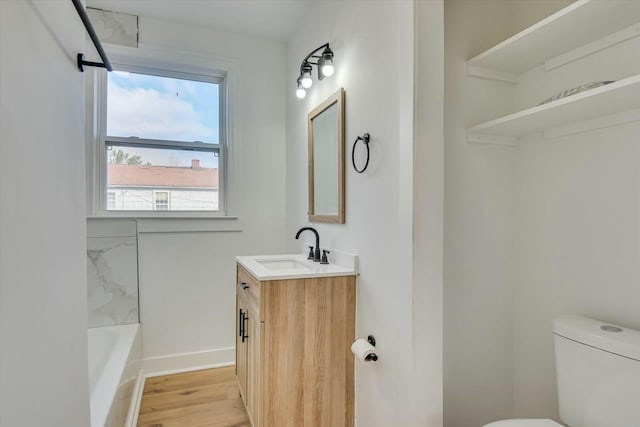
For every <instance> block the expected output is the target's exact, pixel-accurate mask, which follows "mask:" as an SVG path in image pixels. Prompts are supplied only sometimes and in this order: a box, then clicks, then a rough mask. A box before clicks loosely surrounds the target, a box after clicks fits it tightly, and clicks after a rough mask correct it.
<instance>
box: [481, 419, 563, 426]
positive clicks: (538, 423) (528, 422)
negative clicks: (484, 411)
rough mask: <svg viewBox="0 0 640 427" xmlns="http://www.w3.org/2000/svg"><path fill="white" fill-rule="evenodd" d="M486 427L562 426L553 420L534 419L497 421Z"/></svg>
mask: <svg viewBox="0 0 640 427" xmlns="http://www.w3.org/2000/svg"><path fill="white" fill-rule="evenodd" d="M484 427H562V425H561V424H558V423H557V422H555V421H553V420H543V419H533V420H504V421H496V422H495V423H490V424H487V425H485V426H484Z"/></svg>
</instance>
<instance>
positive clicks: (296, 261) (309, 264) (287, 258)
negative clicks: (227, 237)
mask: <svg viewBox="0 0 640 427" xmlns="http://www.w3.org/2000/svg"><path fill="white" fill-rule="evenodd" d="M0 1H2V0H0ZM305 252H306V251H305ZM236 261H237V262H238V264H240V265H241V266H242V267H244V268H245V270H247V272H248V273H250V274H251V275H252V276H253V277H255V278H256V279H257V280H259V281H269V280H289V279H303V278H314V277H336V276H354V275H356V274H357V273H356V266H357V256H355V255H351V254H347V253H344V252H340V251H335V250H332V251H331V258H330V259H329V261H330V264H320V263H319V262H313V261H310V260H308V259H307V255H306V254H281V255H254V256H238V257H236Z"/></svg>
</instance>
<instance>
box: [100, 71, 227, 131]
mask: <svg viewBox="0 0 640 427" xmlns="http://www.w3.org/2000/svg"><path fill="white" fill-rule="evenodd" d="M107 103H108V110H107V111H108V112H109V116H108V120H107V123H108V129H107V134H108V135H111V136H125V137H127V136H138V137H141V138H152V139H170V140H178V141H205V142H215V143H217V142H218V129H215V128H213V127H211V126H207V124H205V123H204V120H203V117H202V115H201V114H199V113H198V112H197V111H196V110H195V109H194V107H193V105H192V104H190V103H189V102H187V101H186V100H185V99H181V98H180V97H178V96H176V94H175V92H160V91H158V90H156V89H145V88H130V89H129V88H123V87H122V86H120V85H118V84H117V83H115V82H110V84H109V97H108V102H107Z"/></svg>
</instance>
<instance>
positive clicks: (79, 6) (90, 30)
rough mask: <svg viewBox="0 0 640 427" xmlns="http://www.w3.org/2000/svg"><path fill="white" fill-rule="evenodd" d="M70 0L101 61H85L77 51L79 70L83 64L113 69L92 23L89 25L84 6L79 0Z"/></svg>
mask: <svg viewBox="0 0 640 427" xmlns="http://www.w3.org/2000/svg"><path fill="white" fill-rule="evenodd" d="M71 2H72V3H73V5H74V6H75V8H76V10H77V11H78V15H79V16H80V19H81V20H82V23H83V24H84V27H85V28H86V29H87V32H88V33H89V37H91V41H92V42H93V45H94V46H95V47H96V50H97V51H98V54H99V55H100V58H101V59H102V63H100V62H91V61H85V60H84V54H82V53H79V54H78V68H79V69H80V71H84V66H85V65H87V66H89V67H101V68H106V69H107V71H113V67H112V66H111V62H109V58H107V54H106V52H105V51H104V48H103V47H102V43H100V39H98V35H97V34H96V31H95V30H94V29H93V25H91V21H90V20H89V15H87V11H86V10H85V9H84V6H82V3H80V0H71Z"/></svg>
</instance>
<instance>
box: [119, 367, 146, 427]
mask: <svg viewBox="0 0 640 427" xmlns="http://www.w3.org/2000/svg"><path fill="white" fill-rule="evenodd" d="M143 391H144V374H143V371H142V370H140V373H139V374H138V378H137V379H136V384H135V385H134V387H133V394H132V398H131V405H130V406H129V413H128V414H127V420H126V421H125V424H124V425H125V427H136V425H137V424H138V414H139V413H140V402H141V401H142V392H143Z"/></svg>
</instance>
